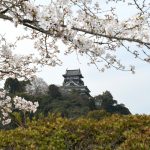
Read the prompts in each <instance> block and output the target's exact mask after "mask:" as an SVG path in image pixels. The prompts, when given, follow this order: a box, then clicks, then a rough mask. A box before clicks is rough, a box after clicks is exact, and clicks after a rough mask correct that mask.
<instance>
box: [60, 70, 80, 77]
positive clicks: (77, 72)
mask: <svg viewBox="0 0 150 150" xmlns="http://www.w3.org/2000/svg"><path fill="white" fill-rule="evenodd" d="M66 76H80V77H81V78H83V76H82V74H81V71H80V69H76V70H66V74H64V75H63V77H66Z"/></svg>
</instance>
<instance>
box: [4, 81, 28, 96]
mask: <svg viewBox="0 0 150 150" xmlns="http://www.w3.org/2000/svg"><path fill="white" fill-rule="evenodd" d="M29 83H30V82H29V80H28V81H19V80H18V79H17V78H14V79H13V78H7V79H6V81H5V83H4V89H5V90H6V91H7V92H8V93H9V94H16V93H17V92H25V86H26V85H27V84H29Z"/></svg>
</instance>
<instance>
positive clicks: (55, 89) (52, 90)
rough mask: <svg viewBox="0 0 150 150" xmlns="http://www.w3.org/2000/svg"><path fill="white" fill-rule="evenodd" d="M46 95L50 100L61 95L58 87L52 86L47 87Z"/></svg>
mask: <svg viewBox="0 0 150 150" xmlns="http://www.w3.org/2000/svg"><path fill="white" fill-rule="evenodd" d="M48 95H49V96H50V97H52V98H58V97H60V96H61V93H60V90H59V87H58V86H56V85H54V84H51V85H49V86H48Z"/></svg>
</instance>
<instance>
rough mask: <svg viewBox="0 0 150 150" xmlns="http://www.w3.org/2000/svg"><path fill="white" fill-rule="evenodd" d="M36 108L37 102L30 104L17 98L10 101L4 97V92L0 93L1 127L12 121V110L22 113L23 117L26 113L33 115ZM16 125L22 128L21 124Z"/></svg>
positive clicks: (8, 97) (7, 97) (9, 98)
mask: <svg viewBox="0 0 150 150" xmlns="http://www.w3.org/2000/svg"><path fill="white" fill-rule="evenodd" d="M38 106H39V104H38V102H34V103H32V102H31V101H27V100H25V99H24V98H21V97H18V96H16V97H14V98H13V99H12V98H11V97H10V96H7V95H6V92H5V91H0V122H2V124H3V125H7V124H9V123H10V122H11V120H12V112H13V111H14V110H20V111H22V112H23V114H24V116H25V114H26V112H30V113H31V112H32V113H35V112H36V110H37V107H38ZM14 117H15V116H13V118H14ZM15 119H16V118H15ZM18 125H19V126H23V124H18Z"/></svg>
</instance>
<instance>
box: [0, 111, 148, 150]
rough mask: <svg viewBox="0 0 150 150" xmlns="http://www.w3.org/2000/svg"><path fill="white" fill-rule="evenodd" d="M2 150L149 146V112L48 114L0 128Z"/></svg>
mask: <svg viewBox="0 0 150 150" xmlns="http://www.w3.org/2000/svg"><path fill="white" fill-rule="evenodd" d="M0 139H1V140H0V149H1V150H12V149H15V150H20V149H21V150H114V149H115V150H150V142H149V141H150V116H146V115H129V116H119V115H112V116H108V117H106V118H103V119H102V120H99V121H98V120H94V119H92V120H91V119H87V118H79V119H76V120H71V119H66V118H61V117H60V116H58V115H52V114H51V115H49V116H48V117H46V118H44V117H41V118H40V119H39V120H37V121H36V120H33V121H32V122H29V123H28V126H27V127H26V128H16V129H15V130H7V131H4V130H1V131H0Z"/></svg>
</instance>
